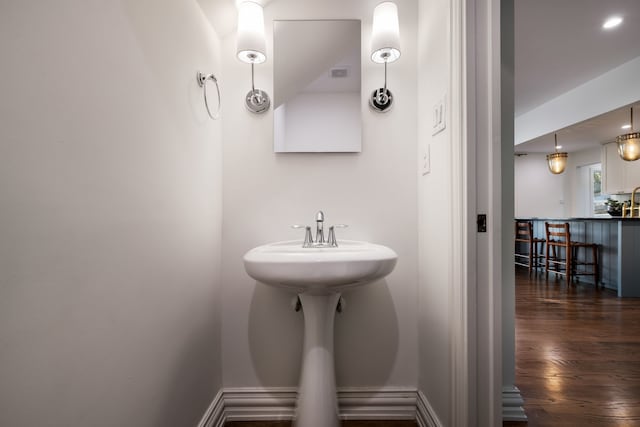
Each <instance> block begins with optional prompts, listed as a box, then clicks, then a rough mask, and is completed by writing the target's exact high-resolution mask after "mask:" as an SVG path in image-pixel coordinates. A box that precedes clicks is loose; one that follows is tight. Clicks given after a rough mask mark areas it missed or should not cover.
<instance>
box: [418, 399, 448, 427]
mask: <svg viewBox="0 0 640 427" xmlns="http://www.w3.org/2000/svg"><path fill="white" fill-rule="evenodd" d="M417 395H418V398H417V401H416V407H417V416H416V421H417V422H418V426H419V427H442V423H441V422H440V420H439V419H438V416H437V415H436V413H435V411H434V410H433V408H432V407H431V404H430V403H429V401H428V400H427V397H426V396H425V395H424V393H422V392H421V391H420V390H418V392H417Z"/></svg>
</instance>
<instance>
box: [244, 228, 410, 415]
mask: <svg viewBox="0 0 640 427" xmlns="http://www.w3.org/2000/svg"><path fill="white" fill-rule="evenodd" d="M397 259H398V255H397V254H396V253H395V252H394V251H393V250H392V249H389V248H388V247H386V246H382V245H376V244H373V243H367V242H357V241H348V240H347V241H341V242H340V246H339V247H312V248H303V247H302V243H301V242H299V241H291V242H278V243H271V244H267V245H263V246H258V247H256V248H253V249H251V250H250V251H249V252H247V253H246V254H245V256H244V267H245V269H246V271H247V273H248V274H249V276H251V277H253V278H254V279H256V280H257V281H259V282H262V283H265V284H267V285H271V286H276V287H279V288H283V289H287V290H289V291H294V292H296V293H297V294H298V296H299V297H300V301H301V302H302V310H303V313H304V348H303V354H302V373H301V375H300V386H299V389H298V406H297V410H296V419H295V421H294V425H295V426H296V427H337V426H339V425H340V420H339V416H338V401H337V396H336V381H335V370H334V362H333V321H334V317H335V311H336V306H337V304H338V300H339V299H340V293H341V292H342V291H343V290H345V289H348V288H351V287H355V286H361V285H364V284H367V283H370V282H372V281H374V280H377V279H380V278H382V277H385V276H386V275H387V274H389V273H391V271H393V268H394V267H395V265H396V261H397Z"/></svg>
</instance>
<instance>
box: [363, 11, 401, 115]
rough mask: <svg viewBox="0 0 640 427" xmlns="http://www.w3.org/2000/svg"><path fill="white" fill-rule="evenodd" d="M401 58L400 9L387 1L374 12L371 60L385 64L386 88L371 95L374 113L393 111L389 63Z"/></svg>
mask: <svg viewBox="0 0 640 427" xmlns="http://www.w3.org/2000/svg"><path fill="white" fill-rule="evenodd" d="M398 58H400V26H399V25H398V7H397V6H396V4H395V3H393V2H390V1H385V2H383V3H380V4H379V5H377V6H376V8H375V9H374V10H373V28H372V31H371V60H372V61H373V62H375V63H377V64H384V87H382V88H379V89H376V90H374V91H373V93H372V94H371V98H370V99H369V105H371V108H373V110H374V111H377V112H379V113H384V112H386V111H389V110H390V109H391V105H392V104H393V94H392V93H391V91H390V90H389V89H387V63H389V62H394V61H396V60H397V59H398Z"/></svg>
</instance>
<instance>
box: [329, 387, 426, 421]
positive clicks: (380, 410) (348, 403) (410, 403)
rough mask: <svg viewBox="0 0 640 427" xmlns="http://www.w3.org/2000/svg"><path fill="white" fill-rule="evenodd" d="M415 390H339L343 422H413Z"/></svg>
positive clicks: (394, 388)
mask: <svg viewBox="0 0 640 427" xmlns="http://www.w3.org/2000/svg"><path fill="white" fill-rule="evenodd" d="M416 399H417V391H416V389H415V388H400V387H384V388H361V387H357V388H339V389H338V405H339V406H340V418H341V419H343V420H415V419H416Z"/></svg>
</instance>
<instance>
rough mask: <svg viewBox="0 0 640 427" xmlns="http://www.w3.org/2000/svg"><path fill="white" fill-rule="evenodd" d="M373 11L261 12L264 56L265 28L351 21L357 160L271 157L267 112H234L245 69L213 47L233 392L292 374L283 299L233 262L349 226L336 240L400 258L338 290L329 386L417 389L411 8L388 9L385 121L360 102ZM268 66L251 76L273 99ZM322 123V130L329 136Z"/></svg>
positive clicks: (372, 84) (293, 333)
mask: <svg viewBox="0 0 640 427" xmlns="http://www.w3.org/2000/svg"><path fill="white" fill-rule="evenodd" d="M376 4H377V2H375V1H364V2H342V1H339V0H331V1H324V2H317V1H307V0H305V1H292V0H283V1H278V2H273V3H270V4H269V5H268V6H267V7H266V8H265V23H266V33H267V55H271V52H273V46H272V45H271V43H272V36H271V32H272V21H273V20H274V19H327V18H331V19H339V18H348V19H361V20H362V46H363V49H362V88H363V90H362V100H361V103H360V105H361V109H362V110H361V111H362V123H363V129H362V153H350V154H336V153H333V154H329V153H320V154H308V153H303V154H292V153H280V154H275V153H274V152H273V111H272V110H270V111H269V112H267V113H266V114H264V115H253V114H251V113H249V112H248V111H247V110H246V109H245V107H244V104H243V103H244V96H245V94H246V93H247V91H248V90H249V89H250V87H251V81H250V75H251V74H250V67H249V66H248V65H247V64H243V63H241V62H240V61H238V60H237V59H236V58H235V35H234V34H231V35H229V36H228V37H226V38H225V39H224V40H223V45H224V49H223V58H222V62H223V64H224V70H223V71H224V78H225V83H224V84H225V86H224V94H225V99H227V100H228V101H227V103H226V104H225V118H224V124H223V140H224V226H223V248H224V250H223V292H224V307H223V372H224V374H223V376H224V385H225V386H233V387H253V386H265V387H271V386H295V385H297V382H298V375H299V371H300V357H301V354H300V353H301V348H302V332H303V324H304V319H303V315H302V313H296V312H294V311H293V310H292V309H291V305H290V302H291V299H292V297H293V295H291V294H287V293H286V292H283V291H281V290H279V289H274V288H270V287H268V286H266V285H263V284H259V283H256V282H255V281H254V280H252V279H251V278H250V277H249V276H247V274H246V273H245V271H244V268H243V264H242V256H243V255H244V253H245V252H246V251H248V250H249V249H251V248H252V247H254V246H257V245H260V244H264V243H267V242H273V241H278V240H290V239H297V240H299V241H300V243H301V244H302V240H303V237H304V236H303V232H302V231H301V230H293V229H291V228H290V227H289V226H290V225H291V224H309V225H315V224H314V218H315V213H316V212H317V211H318V210H323V211H324V213H325V219H326V223H327V224H328V225H330V224H335V223H346V224H349V228H347V229H339V230H337V237H338V241H339V240H340V239H352V240H367V241H371V242H376V243H381V244H384V245H387V246H389V247H391V248H393V249H394V250H395V251H396V252H397V253H398V255H399V260H398V264H397V266H396V269H395V271H394V272H393V273H392V274H391V275H389V276H388V277H387V278H386V279H384V280H380V281H378V282H376V283H373V284H370V285H368V286H366V287H362V288H360V289H355V290H351V291H349V292H345V294H344V297H345V298H346V300H347V308H346V311H345V312H343V313H342V314H339V315H338V316H337V319H336V324H335V334H336V336H335V352H336V354H335V363H336V370H337V382H338V386H362V387H365V386H366V387H382V386H393V385H398V386H413V387H415V386H417V357H418V351H417V312H416V310H417V301H416V295H417V288H416V286H417V264H416V261H417V260H416V255H417V236H416V232H415V231H416V229H417V200H416V185H417V183H416V160H415V157H416V133H417V131H416V130H417V119H418V117H417V111H416V108H417V107H416V106H417V95H418V94H417V92H416V90H415V89H416V78H417V75H416V72H417V50H416V40H417V2H415V1H413V0H401V1H398V2H397V5H398V9H399V14H400V28H401V30H400V31H401V42H402V57H401V58H400V59H399V60H398V61H396V62H394V63H393V64H390V65H389V87H390V89H391V90H392V91H393V93H394V95H395V106H394V108H393V110H392V111H390V112H388V113H385V114H378V113H375V112H373V111H371V110H370V109H369V107H368V104H367V100H368V95H369V94H370V93H371V92H372V91H373V90H374V89H375V88H378V87H381V85H382V84H383V76H384V67H382V66H381V65H379V64H374V63H373V62H371V61H370V59H369V43H370V32H371V20H372V14H373V9H374V7H375V6H376ZM272 66H273V63H272V61H271V59H267V61H266V62H265V63H263V64H260V65H258V66H256V69H255V71H256V87H258V88H260V89H264V90H266V91H267V92H271V91H272V87H273V85H272V81H273V76H272ZM333 125H334V124H333V123H327V126H333Z"/></svg>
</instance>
